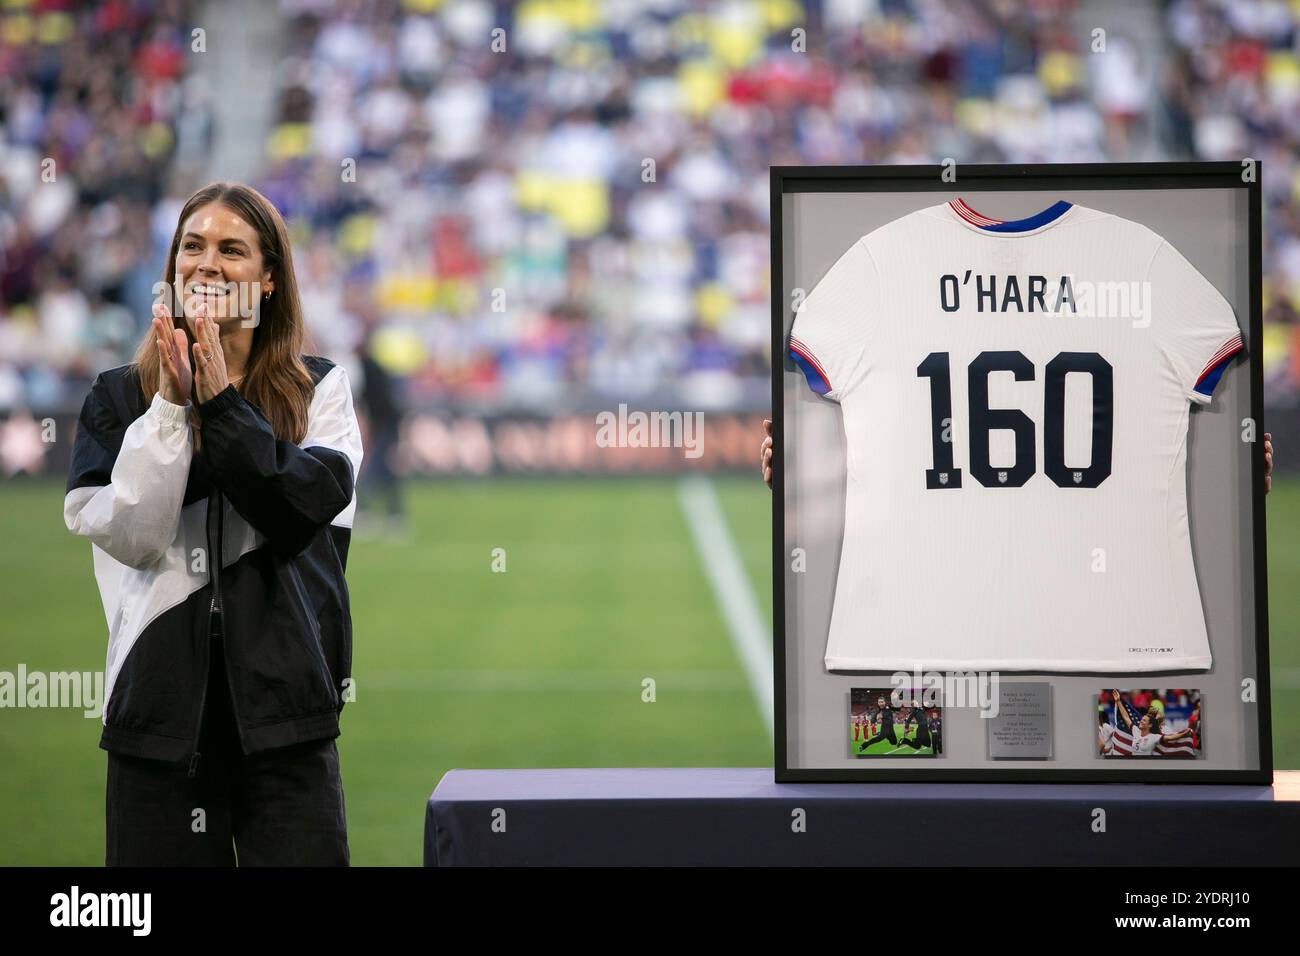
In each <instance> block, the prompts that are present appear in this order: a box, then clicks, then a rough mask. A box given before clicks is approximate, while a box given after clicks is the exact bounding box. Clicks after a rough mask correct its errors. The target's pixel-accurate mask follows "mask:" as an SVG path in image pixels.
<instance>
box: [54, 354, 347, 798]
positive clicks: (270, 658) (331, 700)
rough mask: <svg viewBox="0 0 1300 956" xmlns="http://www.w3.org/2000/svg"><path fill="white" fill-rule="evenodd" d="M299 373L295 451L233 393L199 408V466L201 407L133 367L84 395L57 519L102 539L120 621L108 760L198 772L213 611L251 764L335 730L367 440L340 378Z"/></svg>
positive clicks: (317, 365) (101, 577) (323, 370)
mask: <svg viewBox="0 0 1300 956" xmlns="http://www.w3.org/2000/svg"><path fill="white" fill-rule="evenodd" d="M305 361H306V364H307V368H308V370H309V371H310V372H311V375H312V379H313V381H314V382H315V386H316V388H315V394H314V396H313V397H312V401H311V405H310V412H309V416H308V425H307V434H306V437H305V438H304V439H303V441H302V444H301V445H300V446H299V445H295V444H293V443H292V442H287V441H281V440H279V439H277V438H276V437H275V434H274V432H272V430H271V426H270V424H269V423H268V422H267V420H266V419H265V418H264V417H263V416H262V414H261V412H259V411H258V409H257V408H256V407H255V406H253V405H251V404H249V403H248V402H246V401H245V400H244V399H243V398H242V397H241V396H240V394H239V393H238V392H237V391H236V390H235V389H234V387H233V386H232V387H229V388H227V389H226V390H225V391H223V392H221V393H220V394H219V395H217V396H215V397H214V398H212V399H211V400H210V401H207V402H204V403H203V404H201V405H199V406H198V415H199V420H200V422H201V425H200V429H201V436H202V441H201V442H200V443H199V444H200V448H199V451H198V453H197V454H196V453H195V448H194V444H195V443H194V439H193V437H192V433H191V429H190V426H189V423H188V420H187V419H188V416H189V413H190V409H189V407H188V406H180V405H173V404H172V403H170V402H168V401H167V400H166V399H164V398H163V397H162V396H161V395H159V396H156V397H155V398H154V399H153V401H152V403H149V404H146V403H145V401H144V398H143V396H142V395H141V392H140V384H139V379H138V377H137V375H136V373H135V371H134V369H133V367H132V366H123V367H121V368H116V369H113V370H111V371H108V372H104V373H103V374H102V375H100V376H99V378H98V379H96V381H95V384H94V386H93V388H92V389H91V391H90V395H89V396H88V397H87V398H86V401H85V404H84V406H83V407H82V410H81V418H80V421H79V423H78V427H77V438H76V444H75V447H74V450H73V456H72V467H71V471H70V473H69V476H68V493H67V497H66V498H65V499H64V505H63V514H64V521H65V523H66V524H67V526H68V528H69V530H71V531H73V532H74V533H76V534H80V535H84V536H85V537H87V538H89V539H90V540H91V542H92V544H93V547H92V551H93V553H94V561H95V577H96V579H97V581H98V583H99V592H100V597H101V598H102V600H103V603H104V616H105V617H106V618H107V620H108V658H107V664H106V674H105V682H104V683H105V687H106V700H105V702H104V716H103V724H104V729H103V734H102V736H101V738H100V743H99V745H100V746H101V747H103V748H104V749H105V750H110V751H113V752H116V753H123V754H132V755H135V756H140V757H149V758H154V759H158V760H167V761H173V762H178V763H179V762H183V761H188V762H189V765H190V773H191V774H192V773H193V772H194V770H195V767H196V765H197V762H198V759H199V758H198V756H197V754H198V747H197V743H198V735H199V729H200V726H201V722H202V716H203V710H204V705H205V698H206V688H207V678H208V663H209V641H210V640H211V638H210V637H209V635H210V634H211V633H212V624H213V618H214V617H217V616H219V623H220V625H221V631H222V633H223V635H224V636H223V638H222V642H221V643H222V644H223V645H224V653H225V663H226V671H227V674H228V675H229V684H230V696H231V704H232V706H233V709H234V714H235V719H236V723H237V724H238V727H239V737H240V741H241V743H242V746H243V750H244V752H245V753H256V752H258V751H263V750H268V749H271V748H274V747H282V746H285V745H288V744H293V743H298V742H301V741H308V740H316V739H320V738H330V737H336V736H338V733H339V712H340V711H341V710H342V708H343V695H344V689H345V688H344V681H345V680H347V679H348V677H349V675H350V672H351V665H352V623H351V617H350V613H349V608H348V589H347V584H346V583H345V581H344V578H343V572H344V568H345V567H346V564H347V556H348V543H349V539H350V536H351V527H352V518H353V514H354V513H355V510H356V497H355V494H354V485H355V482H356V476H357V473H358V470H359V469H360V467H361V437H360V433H359V430H358V428H357V420H356V415H355V413H354V412H353V409H352V393H351V389H350V388H349V385H348V379H347V376H346V374H345V373H344V371H343V369H342V368H341V367H338V366H335V365H334V364H333V363H331V362H329V361H327V360H325V359H321V358H307V359H305ZM218 554H219V555H220V556H221V560H219V561H217V560H213V559H212V556H213V555H218Z"/></svg>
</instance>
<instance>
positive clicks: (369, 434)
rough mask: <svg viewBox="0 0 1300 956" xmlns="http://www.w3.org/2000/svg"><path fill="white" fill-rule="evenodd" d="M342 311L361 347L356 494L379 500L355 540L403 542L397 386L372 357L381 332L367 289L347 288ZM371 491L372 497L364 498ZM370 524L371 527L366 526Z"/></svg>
mask: <svg viewBox="0 0 1300 956" xmlns="http://www.w3.org/2000/svg"><path fill="white" fill-rule="evenodd" d="M344 308H345V309H346V310H347V311H348V312H349V313H350V314H351V315H352V316H354V317H355V318H357V319H359V320H360V323H361V329H362V339H361V344H360V346H359V347H358V349H357V360H358V362H359V363H360V366H361V393H360V394H361V408H362V410H363V412H364V415H365V424H366V447H367V448H368V449H369V451H368V452H367V454H366V468H365V470H364V471H363V472H362V473H361V484H362V488H363V489H364V490H365V491H366V492H367V494H366V498H367V499H368V500H376V501H378V500H382V502H383V508H384V511H383V513H382V515H380V514H379V512H378V509H377V508H376V507H374V506H372V507H371V508H369V509H366V510H365V511H363V513H362V516H361V517H360V520H359V521H358V525H357V531H358V533H359V534H363V535H369V534H371V533H372V531H374V530H376V529H377V530H379V531H380V532H382V533H384V534H387V535H391V536H393V537H399V538H400V537H403V536H405V534H406V531H407V525H406V509H405V507H404V506H403V503H402V482H401V478H400V477H399V476H398V474H397V471H396V469H395V468H394V466H393V460H394V457H395V456H396V454H397V450H398V441H399V438H400V435H401V430H402V414H403V410H402V401H401V397H400V395H399V384H398V382H397V380H396V378H394V376H393V375H392V374H391V373H390V372H389V371H388V370H387V369H386V368H384V366H383V364H382V363H381V362H380V361H379V360H378V359H377V358H376V357H375V346H376V343H375V336H376V334H377V333H379V332H380V331H382V327H383V322H382V316H381V315H380V313H379V310H378V308H377V306H376V304H375V300H374V294H373V290H372V288H371V286H370V283H369V282H368V281H365V280H361V279H354V280H352V281H351V282H349V284H348V286H347V289H346V291H345V293H344ZM371 491H373V492H374V494H373V495H372V494H370V492H371ZM372 519H373V523H372Z"/></svg>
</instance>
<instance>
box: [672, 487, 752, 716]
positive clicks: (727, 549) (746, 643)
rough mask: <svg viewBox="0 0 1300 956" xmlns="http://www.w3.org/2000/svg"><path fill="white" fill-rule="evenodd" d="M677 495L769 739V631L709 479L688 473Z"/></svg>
mask: <svg viewBox="0 0 1300 956" xmlns="http://www.w3.org/2000/svg"><path fill="white" fill-rule="evenodd" d="M678 498H679V500H680V501H681V505H682V511H683V512H684V513H685V515H686V526H687V527H688V528H689V529H690V531H691V538H692V539H694V541H695V550H696V551H697V552H699V555H700V564H701V565H702V566H703V568H704V573H705V574H707V575H708V577H709V583H710V584H711V585H712V586H713V594H714V596H715V597H716V598H717V600H718V606H719V608H720V609H721V610H722V617H723V620H724V621H725V622H726V624H727V632H728V634H729V635H730V636H731V644H732V646H733V647H734V648H735V650H736V656H737V657H739V658H740V663H741V665H742V666H743V667H744V669H745V676H746V677H747V678H748V680H749V686H750V689H751V690H753V692H754V700H755V702H756V703H757V704H758V709H759V712H760V713H761V714H762V716H763V724H764V726H765V727H766V728H767V734H768V737H769V738H770V737H771V736H772V733H773V726H774V725H773V718H772V714H773V694H774V690H773V685H774V677H773V674H772V629H771V628H770V627H769V626H768V624H767V622H766V621H765V620H764V619H763V615H762V613H761V612H760V611H759V609H758V601H757V600H756V599H755V597H754V589H753V588H752V587H751V586H750V583H749V578H748V577H747V576H746V575H745V568H744V566H743V565H742V564H741V561H740V556H739V555H738V554H737V553H736V546H735V544H734V543H733V541H732V539H731V531H730V529H729V528H728V527H727V522H726V519H725V518H724V517H723V516H722V509H721V507H720V506H719V505H718V496H717V494H716V492H714V490H713V483H712V482H710V481H709V479H707V478H705V477H703V476H701V475H688V476H687V477H685V478H683V479H682V481H681V484H680V485H679V486H678Z"/></svg>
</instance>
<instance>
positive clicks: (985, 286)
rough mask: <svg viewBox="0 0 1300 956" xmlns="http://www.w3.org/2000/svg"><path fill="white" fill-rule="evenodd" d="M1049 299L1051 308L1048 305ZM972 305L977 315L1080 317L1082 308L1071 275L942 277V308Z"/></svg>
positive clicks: (969, 275) (940, 279)
mask: <svg viewBox="0 0 1300 956" xmlns="http://www.w3.org/2000/svg"><path fill="white" fill-rule="evenodd" d="M1049 300H1050V305H1049ZM963 304H965V305H966V307H967V308H969V307H971V306H973V307H974V309H975V311H976V312H1041V313H1044V314H1048V315H1062V314H1064V313H1065V312H1067V311H1068V312H1070V313H1072V314H1077V313H1078V311H1079V309H1078V305H1077V302H1076V299H1075V295H1074V286H1073V284H1072V283H1071V281H1070V277H1069V276H1061V277H1060V278H1055V279H1051V280H1049V279H1048V277H1047V276H1035V275H1027V276H1015V275H1010V276H999V275H994V274H991V273H990V274H988V275H976V274H974V273H972V272H971V270H969V269H967V270H966V274H965V275H963V276H962V277H961V278H960V279H959V278H958V277H957V276H955V275H951V274H949V275H944V276H940V277H939V305H940V307H941V308H942V309H943V311H945V312H956V311H957V310H958V309H960V308H962V306H963Z"/></svg>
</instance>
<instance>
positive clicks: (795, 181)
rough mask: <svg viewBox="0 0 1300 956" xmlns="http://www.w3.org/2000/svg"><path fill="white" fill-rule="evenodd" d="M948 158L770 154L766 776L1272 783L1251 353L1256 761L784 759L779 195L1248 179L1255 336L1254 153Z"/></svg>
mask: <svg viewBox="0 0 1300 956" xmlns="http://www.w3.org/2000/svg"><path fill="white" fill-rule="evenodd" d="M1247 162H1249V163H1252V164H1253V174H1254V175H1253V177H1250V178H1249V180H1248V179H1247V177H1245V176H1243V169H1244V166H1245V163H1247ZM947 168H948V167H945V166H940V165H916V166H772V167H770V169H771V183H770V185H771V230H772V231H771V243H770V246H771V282H772V287H771V299H772V342H771V345H772V441H773V448H774V454H773V461H772V465H773V467H772V601H773V608H772V626H773V634H772V650H773V658H774V659H773V673H774V675H775V681H776V686H775V713H774V715H773V718H774V728H773V740H774V767H775V772H776V782H777V783H865V782H879V783H1071V784H1079V783H1098V784H1105V783H1130V784H1132V783H1149V784H1162V783H1168V784H1242V785H1246V784H1250V785H1266V786H1268V785H1271V784H1272V783H1273V748H1272V720H1271V710H1270V708H1271V693H1270V686H1269V656H1268V569H1267V542H1266V539H1265V517H1264V491H1263V481H1264V452H1263V434H1264V432H1265V424H1264V384H1263V371H1262V363H1260V362H1259V361H1258V360H1255V359H1252V360H1251V362H1250V363H1249V377H1250V409H1251V415H1252V416H1253V418H1254V421H1255V426H1256V434H1257V435H1258V436H1259V437H1258V439H1257V441H1256V445H1257V453H1256V454H1254V455H1252V456H1251V484H1250V494H1251V520H1252V523H1253V532H1254V555H1253V558H1254V583H1255V655H1256V662H1257V671H1256V681H1257V685H1256V689H1257V699H1256V704H1255V706H1256V709H1257V719H1258V727H1259V734H1258V740H1259V755H1258V756H1259V760H1258V763H1259V767H1258V769H1250V768H1244V769H1228V770H1201V769H1196V768H1186V769H1172V768H1166V769H1161V768H1160V767H1159V766H1150V767H1148V766H1146V765H1143V766H1134V767H1128V768H1126V769H1124V770H1119V769H1115V768H1108V767H1105V766H1099V767H1097V768H1096V769H1095V770H1094V769H1090V768H1074V769H1061V768H1055V767H1051V766H1042V767H1034V768H1032V769H1030V768H1026V767H1023V766H1020V767H1007V768H1005V769H1004V768H1001V767H998V768H956V769H943V768H935V769H932V770H924V771H922V770H919V769H917V768H915V767H905V766H880V765H879V764H873V765H872V766H870V767H863V768H861V769H857V768H855V769H847V768H844V769H835V768H826V769H803V768H791V767H790V766H789V763H788V754H787V747H786V738H787V732H788V727H787V719H786V708H787V706H788V697H787V693H786V633H785V617H786V601H785V586H786V581H785V556H786V554H787V553H788V549H787V547H786V541H785V469H784V464H783V461H782V457H783V456H782V454H781V450H782V449H783V448H784V447H785V444H784V443H785V414H784V401H785V397H784V396H785V390H784V382H783V376H784V374H785V371H786V364H787V363H786V360H785V358H784V356H785V341H784V336H785V320H786V318H787V314H786V310H787V309H788V300H787V298H786V296H785V288H784V276H783V268H782V265H783V260H782V239H783V222H782V212H783V199H784V197H786V196H788V195H791V194H795V193H801V192H805V193H806V192H855V193H861V192H901V191H906V192H922V191H929V192H936V193H938V192H943V193H953V192H954V191H956V190H959V189H960V190H970V191H991V190H1005V191H1020V190H1040V189H1041V190H1055V191H1061V190H1067V189H1068V190H1088V189H1107V190H1115V189H1139V190H1152V189H1245V190H1247V191H1248V209H1249V223H1248V228H1249V234H1250V246H1249V251H1248V261H1249V281H1250V306H1249V308H1250V315H1249V334H1250V338H1249V347H1250V348H1251V349H1252V350H1255V349H1256V346H1257V343H1260V342H1262V341H1263V338H1262V335H1263V298H1262V295H1263V294H1262V275H1261V270H1262V229H1261V225H1262V217H1261V190H1260V179H1261V176H1262V171H1261V164H1260V163H1259V161H1258V160H1253V159H1252V160H1244V161H1243V162H1241V163H1237V162H1162V163H1061V164H1055V163H1036V164H1022V165H1016V164H997V165H994V164H987V165H977V164H970V165H967V164H963V165H961V166H960V169H959V171H958V174H957V181H945V180H944V178H943V174H944V172H945V169H947Z"/></svg>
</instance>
